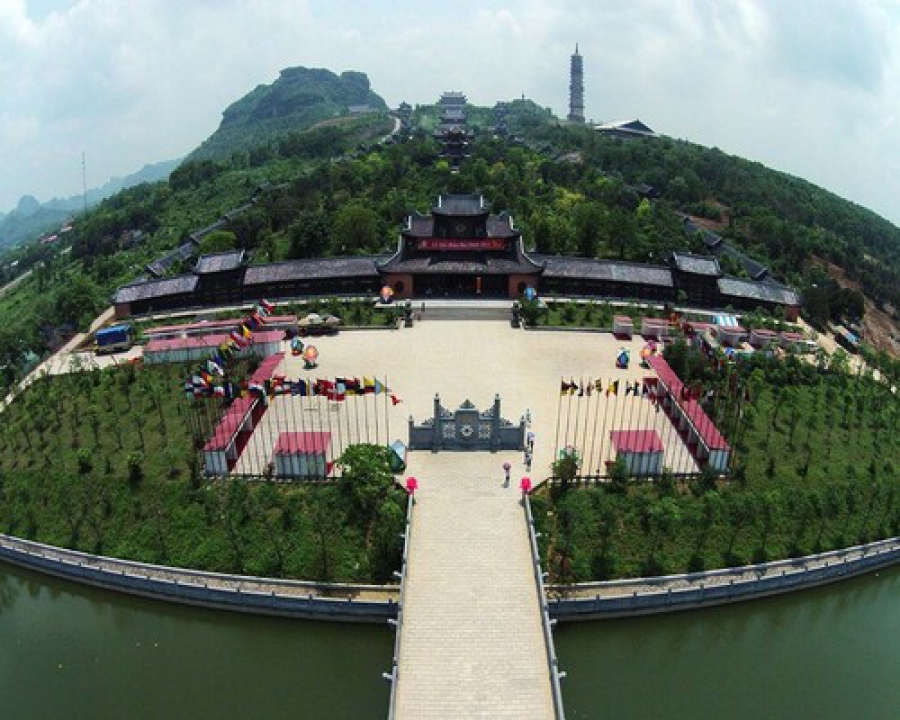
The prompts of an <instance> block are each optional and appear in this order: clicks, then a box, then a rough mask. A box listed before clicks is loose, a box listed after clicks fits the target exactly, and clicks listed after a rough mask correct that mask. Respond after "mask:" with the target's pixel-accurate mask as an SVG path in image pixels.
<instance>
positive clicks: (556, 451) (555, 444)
mask: <svg viewBox="0 0 900 720" xmlns="http://www.w3.org/2000/svg"><path fill="white" fill-rule="evenodd" d="M562 384H563V379H562V377H560V378H559V384H558V385H557V390H558V392H559V397H558V398H557V401H556V438H555V440H554V441H553V462H556V460H557V458H559V426H560V423H561V419H562V396H563V392H562Z"/></svg>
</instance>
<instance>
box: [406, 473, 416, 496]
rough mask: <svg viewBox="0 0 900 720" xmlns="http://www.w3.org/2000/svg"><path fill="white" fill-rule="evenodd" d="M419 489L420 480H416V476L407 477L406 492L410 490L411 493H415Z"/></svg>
mask: <svg viewBox="0 0 900 720" xmlns="http://www.w3.org/2000/svg"><path fill="white" fill-rule="evenodd" d="M418 489H419V481H418V480H416V479H415V478H414V477H408V478H406V492H408V493H409V494H410V495H415V494H416V490H418Z"/></svg>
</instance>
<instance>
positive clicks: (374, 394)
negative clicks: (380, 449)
mask: <svg viewBox="0 0 900 720" xmlns="http://www.w3.org/2000/svg"><path fill="white" fill-rule="evenodd" d="M376 377H377V375H376ZM372 382H375V378H372ZM377 391H378V386H377V385H376V386H375V388H374V389H373V390H372V404H373V410H374V412H373V413H372V414H373V415H374V416H375V444H376V445H380V444H381V428H380V427H379V426H378V392H377ZM366 407H368V405H366ZM366 412H367V413H368V410H366ZM388 444H389V443H387V442H386V443H385V445H388Z"/></svg>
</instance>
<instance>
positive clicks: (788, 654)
mask: <svg viewBox="0 0 900 720" xmlns="http://www.w3.org/2000/svg"><path fill="white" fill-rule="evenodd" d="M556 641H557V649H558V652H559V655H560V663H561V665H562V667H563V668H564V669H565V670H566V671H568V674H569V677H568V678H566V679H565V680H564V681H563V691H564V696H565V701H566V709H567V713H568V717H569V718H570V720H573V719H575V718H579V719H580V718H598V720H600V719H602V720H607V719H611V718H615V719H616V720H628V719H629V718H641V719H642V720H643V719H645V718H654V719H655V718H666V719H671V720H677V719H679V718H685V719H687V718H690V719H691V720H697V719H698V718H703V719H704V720H705V719H706V718H728V719H729V720H730V719H737V720H742V719H744V718H746V719H748V720H750V719H751V718H752V719H753V720H762V719H769V718H771V719H773V720H779V719H782V718H783V719H784V720H788V719H790V720H795V719H805V718H815V719H816V720H829V719H831V718H834V719H835V720H837V719H838V718H840V719H841V720H844V719H848V718H849V719H856V718H859V719H861V720H896V718H898V717H900V682H898V678H900V568H896V569H894V570H892V571H889V572H881V573H879V574H878V575H875V574H872V575H869V576H866V577H863V578H860V579H857V580H851V581H847V582H844V583H838V584H836V585H831V586H829V587H825V588H820V589H817V590H810V591H805V592H801V593H796V594H794V595H788V596H785V597H781V598H773V599H769V600H761V601H757V602H750V603H743V604H739V605H733V606H730V607H721V608H712V609H709V610H704V611H698V612H690V613H676V614H673V615H668V616H658V617H650V618H637V619H631V620H609V621H602V622H594V623H576V624H560V625H558V626H557V630H556ZM392 643H393V635H392V633H391V632H390V630H389V628H387V627H377V626H370V625H343V624H329V623H315V622H303V621H290V620H280V619H273V618H264V617H254V616H245V615H240V614H236V613H229V612H216V611H209V610H200V609H194V608H189V607H181V606H177V605H170V604H166V603H161V602H153V601H150V600H142V599H140V598H131V597H129V596H126V595H119V594H114V593H107V592H103V591H98V590H93V589H90V588H86V587H84V586H80V585H74V584H70V583H65V582H61V581H56V580H53V579H52V578H47V577H44V576H40V575H35V574H32V573H29V572H25V571H21V570H19V569H16V568H13V567H11V566H6V565H2V564H0V718H2V720H7V719H8V718H15V719H16V720H19V719H23V720H25V719H28V720H30V719H31V718H41V719H44V718H47V719H50V720H55V719H56V718H66V719H67V720H68V719H71V720H78V719H80V718H86V719H87V718H90V719H91V720H94V719H106V718H128V719H129V720H130V719H131V718H190V719H191V720H202V719H203V718H216V720H230V719H231V718H253V719H254V720H256V719H257V718H258V719H259V720H268V719H269V718H353V719H356V718H361V719H365V718H384V717H385V716H386V714H387V702H388V690H389V686H388V684H387V683H386V682H385V681H384V680H382V679H381V671H382V670H387V669H388V667H389V665H390V656H391V651H392Z"/></svg>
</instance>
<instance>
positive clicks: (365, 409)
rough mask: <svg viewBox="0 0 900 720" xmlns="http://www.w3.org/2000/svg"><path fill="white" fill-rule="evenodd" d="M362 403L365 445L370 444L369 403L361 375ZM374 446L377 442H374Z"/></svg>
mask: <svg viewBox="0 0 900 720" xmlns="http://www.w3.org/2000/svg"><path fill="white" fill-rule="evenodd" d="M362 401H363V414H364V420H363V427H365V429H366V445H371V444H372V438H371V437H370V436H369V430H370V428H369V403H368V394H367V393H366V376H365V375H363V379H362ZM375 444H376V445H377V444H378V442H377V441H376V443H375Z"/></svg>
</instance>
